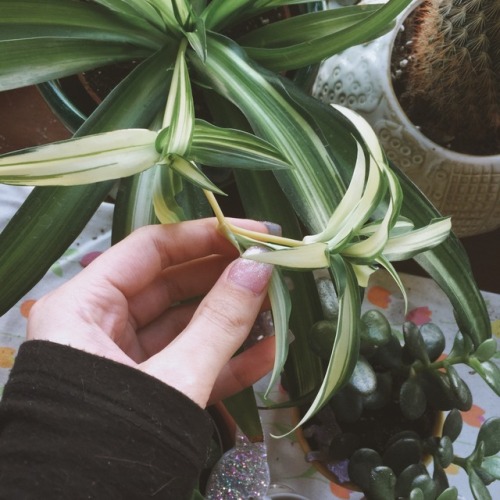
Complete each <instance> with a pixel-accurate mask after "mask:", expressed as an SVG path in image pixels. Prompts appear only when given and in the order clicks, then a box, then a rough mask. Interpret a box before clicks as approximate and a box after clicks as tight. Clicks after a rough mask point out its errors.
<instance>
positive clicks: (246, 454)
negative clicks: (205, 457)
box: [205, 436, 270, 500]
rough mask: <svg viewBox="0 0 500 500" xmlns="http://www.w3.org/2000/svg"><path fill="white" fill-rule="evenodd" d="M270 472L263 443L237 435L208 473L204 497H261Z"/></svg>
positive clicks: (210, 499) (229, 499)
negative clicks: (233, 442) (232, 445)
mask: <svg viewBox="0 0 500 500" xmlns="http://www.w3.org/2000/svg"><path fill="white" fill-rule="evenodd" d="M269 483H270V475H269V466H268V464H267V451H266V445H265V444H264V443H250V442H249V441H248V440H247V439H246V438H244V437H243V436H239V438H238V440H237V443H236V446H235V447H234V448H232V449H231V450H229V451H227V452H226V453H225V454H224V455H223V456H222V457H221V459H220V460H219V462H217V464H216V465H215V467H214V469H213V471H212V474H211V475H210V478H209V481H208V485H207V491H206V494H205V498H206V500H250V499H258V498H262V497H264V496H265V495H266V492H267V490H268V488H269Z"/></svg>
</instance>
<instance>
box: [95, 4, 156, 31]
mask: <svg viewBox="0 0 500 500" xmlns="http://www.w3.org/2000/svg"><path fill="white" fill-rule="evenodd" d="M95 2H96V3H99V4H101V5H104V6H105V7H107V8H108V9H110V10H113V11H115V12H119V13H121V14H127V15H129V16H133V17H136V18H138V19H141V20H142V19H144V20H147V21H148V22H149V23H150V24H151V25H152V26H155V27H157V28H158V29H161V30H163V29H165V24H164V23H163V22H162V18H161V16H160V15H159V12H158V11H157V10H156V8H155V7H154V6H153V5H152V4H151V3H150V2H149V1H144V0H95Z"/></svg>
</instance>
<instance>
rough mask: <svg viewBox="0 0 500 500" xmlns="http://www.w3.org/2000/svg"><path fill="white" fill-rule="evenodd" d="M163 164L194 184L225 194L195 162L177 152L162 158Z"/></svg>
mask: <svg viewBox="0 0 500 500" xmlns="http://www.w3.org/2000/svg"><path fill="white" fill-rule="evenodd" d="M161 164H162V165H165V166H167V167H169V168H171V169H173V170H175V171H176V172H177V173H178V174H179V175H180V176H182V177H183V178H184V179H186V180H187V181H189V182H192V183H193V184H194V185H196V186H198V187H200V188H202V189H206V190H207V191H211V192H213V193H217V194H221V195H225V193H224V191H221V190H220V189H219V188H218V187H217V186H216V185H215V184H214V183H213V182H212V181H211V180H210V179H209V178H208V177H207V176H206V175H205V174H204V173H203V172H202V171H201V170H200V169H199V168H198V167H197V166H196V164H194V163H193V162H191V161H189V160H186V159H185V158H183V157H182V156H180V155H177V154H168V155H166V156H165V157H164V158H162V163H161Z"/></svg>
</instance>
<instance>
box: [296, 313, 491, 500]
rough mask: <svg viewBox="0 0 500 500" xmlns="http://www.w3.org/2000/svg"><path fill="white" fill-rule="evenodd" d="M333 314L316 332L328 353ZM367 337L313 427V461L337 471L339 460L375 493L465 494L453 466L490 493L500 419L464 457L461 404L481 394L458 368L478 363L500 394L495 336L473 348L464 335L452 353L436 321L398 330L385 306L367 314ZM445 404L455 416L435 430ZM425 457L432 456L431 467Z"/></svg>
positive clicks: (480, 493)
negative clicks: (459, 446) (452, 480)
mask: <svg viewBox="0 0 500 500" xmlns="http://www.w3.org/2000/svg"><path fill="white" fill-rule="evenodd" d="M332 319H333V318H332ZM332 319H326V320H321V321H320V322H318V323H316V324H315V325H314V327H313V328H312V331H311V335H310V339H311V346H312V348H313V349H315V350H316V352H317V353H318V355H320V356H322V355H323V354H322V353H324V352H325V351H328V348H327V346H325V345H324V344H318V340H317V336H318V333H321V335H322V339H323V342H326V339H328V341H329V342H333V341H334V339H335V329H334V325H335V323H334V322H333V321H332ZM360 338H361V342H360V350H359V352H360V355H359V359H358V362H357V364H356V367H355V369H354V372H353V374H352V376H351V378H350V380H349V382H348V383H347V384H346V385H345V386H344V387H343V388H342V389H341V390H340V391H339V392H337V393H336V394H335V395H334V396H333V397H332V398H331V400H330V402H329V404H328V405H327V406H326V407H325V408H324V409H323V410H322V412H321V414H320V415H319V416H318V419H317V421H316V423H315V424H313V425H312V426H310V427H309V428H306V430H305V435H306V436H308V437H310V438H311V439H312V441H311V442H312V443H314V444H315V445H316V448H317V449H316V450H315V451H313V452H311V453H309V455H308V459H309V460H320V461H322V462H324V463H326V464H327V466H329V467H330V468H332V470H333V471H334V472H337V471H338V470H339V465H338V464H339V462H340V463H341V464H343V467H344V468H347V476H346V477H345V478H344V479H346V480H348V481H351V482H352V483H354V484H355V485H356V486H357V487H359V488H360V489H361V490H362V491H363V492H364V493H365V494H366V495H367V498H369V499H374V500H377V499H383V500H387V499H389V498H409V499H412V500H413V499H425V500H427V499H431V500H435V499H436V498H438V499H440V500H447V499H452V498H457V491H456V489H455V488H450V487H449V484H448V480H447V477H446V473H445V471H444V469H445V468H446V467H448V466H449V465H450V464H452V463H453V464H455V465H457V466H460V467H462V468H463V469H464V470H465V471H466V472H467V474H468V476H469V483H470V487H471V490H472V493H473V495H474V498H476V499H488V498H491V496H490V494H489V492H488V490H487V488H486V486H487V485H488V484H490V483H491V482H492V481H494V480H496V479H500V466H499V465H500V456H499V455H498V453H499V451H500V418H496V417H495V418H491V419H489V420H487V421H486V422H485V423H484V424H483V426H482V427H481V429H480V431H479V434H478V437H477V442H476V446H475V448H474V450H473V452H472V453H471V454H470V455H469V456H467V457H460V456H457V455H456V454H455V452H454V449H453V442H454V441H455V440H456V439H457V437H458V436H459V434H460V432H461V429H462V417H461V414H460V411H467V410H469V409H470V408H471V406H472V393H471V391H470V389H469V387H468V385H467V383H466V382H465V381H464V380H463V379H462V378H461V376H460V375H459V373H458V371H457V369H456V365H458V364H465V365H467V366H469V367H470V368H472V369H473V370H474V371H475V372H476V373H477V374H478V375H479V376H480V377H481V378H482V379H483V380H484V381H485V382H486V383H487V384H488V385H489V386H490V387H491V388H492V389H493V391H494V392H495V393H496V394H497V395H500V369H499V368H498V365H497V364H495V363H494V362H493V361H492V358H493V356H494V355H495V353H496V350H497V345H496V341H495V340H494V339H488V340H486V341H484V342H483V343H481V344H480V345H479V346H478V347H477V348H474V347H473V346H472V344H471V342H470V341H469V340H468V339H467V338H466V337H464V336H463V335H462V334H461V333H460V332H458V333H457V334H456V336H455V339H454V343H453V346H452V349H451V351H450V353H449V354H448V355H444V354H443V352H444V349H445V337H444V334H443V332H442V331H441V329H440V328H439V327H438V326H437V325H435V324H432V323H427V324H424V325H422V326H420V327H418V326H417V325H415V324H414V323H411V322H409V321H407V322H405V323H404V325H403V328H402V332H398V331H395V330H394V329H392V328H391V326H390V324H389V322H388V320H387V319H386V317H385V316H384V315H383V314H382V313H381V312H380V311H378V310H370V311H367V312H365V313H364V314H363V316H362V320H361V332H360ZM441 411H449V413H448V415H447V417H446V419H445V421H444V425H443V428H442V431H441V432H440V433H439V435H437V436H436V433H437V430H436V427H437V426H436V420H438V419H437V417H438V416H439V414H440V412H441ZM426 456H428V457H432V462H433V472H432V474H431V473H430V472H429V471H428V469H427V466H426V465H425V457H426Z"/></svg>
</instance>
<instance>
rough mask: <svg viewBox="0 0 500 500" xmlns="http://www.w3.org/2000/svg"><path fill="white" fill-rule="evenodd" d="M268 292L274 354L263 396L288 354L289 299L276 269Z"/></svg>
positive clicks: (268, 390)
mask: <svg viewBox="0 0 500 500" xmlns="http://www.w3.org/2000/svg"><path fill="white" fill-rule="evenodd" d="M268 294H269V299H270V301H271V310H272V312H273V322H274V336H275V344H276V354H275V358H274V366H273V371H272V373H271V378H270V380H269V385H268V388H267V391H266V392H265V394H264V397H265V398H267V397H268V395H269V392H270V391H271V389H272V388H273V387H274V385H275V384H276V382H277V381H278V379H279V377H280V375H281V372H282V371H283V367H284V366H285V361H286V358H287V356H288V339H289V335H288V321H289V319H290V311H291V301H290V293H289V291H288V288H287V287H286V284H285V283H284V281H283V278H282V276H281V274H280V272H279V270H278V269H273V274H272V276H271V281H270V283H269V290H268Z"/></svg>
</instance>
